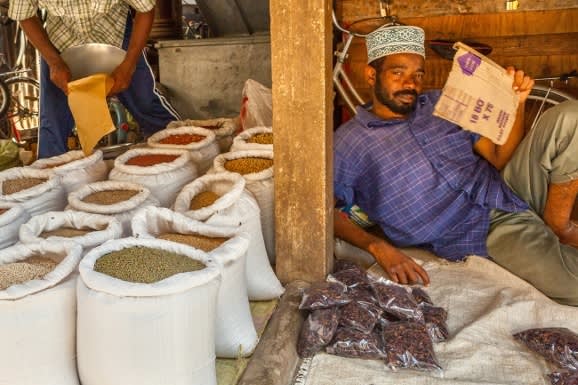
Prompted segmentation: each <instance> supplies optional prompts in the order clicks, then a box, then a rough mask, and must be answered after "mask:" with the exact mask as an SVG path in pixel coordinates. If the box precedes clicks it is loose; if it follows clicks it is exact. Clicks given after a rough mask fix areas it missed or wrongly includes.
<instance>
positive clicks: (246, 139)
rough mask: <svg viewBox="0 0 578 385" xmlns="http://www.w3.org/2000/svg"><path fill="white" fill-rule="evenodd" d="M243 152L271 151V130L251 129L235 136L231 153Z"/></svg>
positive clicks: (266, 128) (270, 128)
mask: <svg viewBox="0 0 578 385" xmlns="http://www.w3.org/2000/svg"><path fill="white" fill-rule="evenodd" d="M245 150H266V151H273V128H272V127H253V128H249V129H248V130H245V131H243V132H241V133H240V134H239V135H237V136H235V138H234V139H233V144H232V145H231V152H235V151H245Z"/></svg>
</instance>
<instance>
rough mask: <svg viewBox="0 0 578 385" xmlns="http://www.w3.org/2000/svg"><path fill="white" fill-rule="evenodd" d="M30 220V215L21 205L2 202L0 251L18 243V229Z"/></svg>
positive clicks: (0, 205)
mask: <svg viewBox="0 0 578 385" xmlns="http://www.w3.org/2000/svg"><path fill="white" fill-rule="evenodd" d="M29 219H30V214H28V212H27V211H26V210H25V209H24V207H23V206H22V205H21V204H19V203H14V202H0V250H2V249H5V248H6V247H8V246H12V245H13V244H15V243H16V242H18V229H20V225H21V224H23V223H26V222H27V221H28V220H29Z"/></svg>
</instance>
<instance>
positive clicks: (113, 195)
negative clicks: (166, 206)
mask: <svg viewBox="0 0 578 385" xmlns="http://www.w3.org/2000/svg"><path fill="white" fill-rule="evenodd" d="M158 205H159V201H158V200H157V199H156V198H155V197H154V196H152V195H151V193H150V190H149V189H147V188H146V187H144V186H142V185H140V184H138V183H130V182H117V181H112V180H107V181H102V182H94V183H90V184H88V185H86V186H84V187H81V188H80V189H78V190H76V191H74V192H72V193H70V194H69V195H68V206H67V207H66V208H67V209H72V210H76V211H82V212H85V213H92V214H102V215H111V216H113V217H115V218H116V219H118V221H119V222H120V224H121V225H122V230H123V232H122V234H123V236H124V237H127V236H130V234H131V228H130V221H131V219H132V217H133V216H134V214H135V213H136V212H137V210H138V209H140V208H141V207H146V206H158Z"/></svg>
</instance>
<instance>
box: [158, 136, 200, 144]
mask: <svg viewBox="0 0 578 385" xmlns="http://www.w3.org/2000/svg"><path fill="white" fill-rule="evenodd" d="M205 138H206V136H204V135H195V134H175V135H171V136H167V137H166V138H163V139H161V140H159V143H161V144H179V145H184V144H190V143H196V142H200V141H201V140H204V139H205Z"/></svg>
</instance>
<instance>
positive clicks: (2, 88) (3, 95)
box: [0, 79, 10, 116]
mask: <svg viewBox="0 0 578 385" xmlns="http://www.w3.org/2000/svg"><path fill="white" fill-rule="evenodd" d="M8 106H10V92H9V91H8V87H6V84H5V83H4V80H2V79H0V116H4V114H6V111H8Z"/></svg>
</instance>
